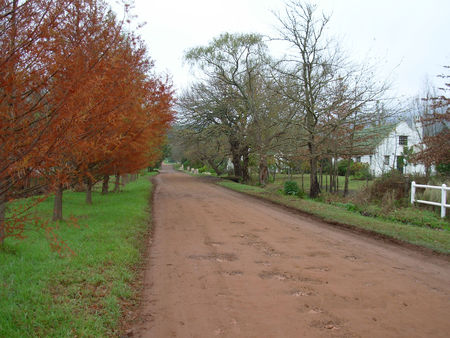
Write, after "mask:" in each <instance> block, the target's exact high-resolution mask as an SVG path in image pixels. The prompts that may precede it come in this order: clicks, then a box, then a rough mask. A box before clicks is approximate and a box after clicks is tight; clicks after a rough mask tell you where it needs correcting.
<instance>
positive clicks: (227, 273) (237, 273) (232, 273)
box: [218, 270, 244, 276]
mask: <svg viewBox="0 0 450 338" xmlns="http://www.w3.org/2000/svg"><path fill="white" fill-rule="evenodd" d="M218 273H219V274H220V275H222V276H242V275H243V274H244V273H243V272H242V271H239V270H233V271H218Z"/></svg>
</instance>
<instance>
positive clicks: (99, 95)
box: [0, 0, 172, 243]
mask: <svg viewBox="0 0 450 338" xmlns="http://www.w3.org/2000/svg"><path fill="white" fill-rule="evenodd" d="M0 18H1V21H0V95H1V96H0V243H2V242H3V240H4V239H5V238H6V237H10V236H15V237H20V236H22V232H23V230H24V227H23V226H21V227H17V226H15V224H18V223H19V222H18V221H17V220H18V219H19V218H20V219H21V224H22V225H23V224H24V222H25V221H24V218H23V215H20V217H19V215H15V214H11V213H9V214H8V215H9V216H8V217H6V207H7V202H8V201H9V200H10V199H12V198H14V197H20V196H21V194H23V192H24V191H23V188H22V187H23V185H24V182H25V180H26V179H27V178H28V177H29V176H30V175H33V176H39V177H40V178H41V179H42V180H44V181H45V183H46V185H47V187H48V189H49V190H50V191H51V190H56V191H58V192H60V195H61V196H62V190H63V188H64V187H67V186H70V185H71V184H73V183H74V182H81V181H83V180H84V181H86V182H92V181H93V180H96V179H97V178H98V177H100V176H102V175H112V174H114V173H116V171H117V170H120V171H121V172H122V173H129V172H135V171H137V170H139V169H141V168H144V167H146V166H148V165H149V164H150V160H151V156H150V154H151V153H152V152H153V153H154V152H155V151H156V150H155V149H156V148H158V147H160V145H161V142H162V139H163V137H162V135H164V134H165V132H166V130H167V128H168V126H169V123H170V121H171V119H172V112H171V104H172V91H171V87H170V85H169V84H168V83H167V81H165V80H162V79H160V78H158V77H156V76H155V75H153V74H152V73H151V70H152V62H151V60H150V59H149V57H148V55H147V52H146V49H145V46H144V45H143V43H142V41H141V40H140V39H139V37H138V36H136V35H134V34H133V33H131V32H127V31H125V30H124V29H123V25H122V24H123V22H120V21H118V20H117V18H116V17H115V15H114V14H113V13H112V12H111V10H110V9H109V7H108V6H107V5H106V3H105V2H103V1H100V0H53V1H50V0H34V1H19V0H9V1H8V0H0ZM88 185H89V184H88ZM61 201H62V200H60V199H58V198H56V204H58V205H56V204H55V215H54V219H61V218H62V209H61V207H62V204H61V203H60V202H61Z"/></svg>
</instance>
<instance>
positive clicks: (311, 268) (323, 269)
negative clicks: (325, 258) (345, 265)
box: [305, 266, 330, 272]
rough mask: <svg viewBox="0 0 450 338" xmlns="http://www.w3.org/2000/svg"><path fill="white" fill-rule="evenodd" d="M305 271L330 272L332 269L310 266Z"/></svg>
mask: <svg viewBox="0 0 450 338" xmlns="http://www.w3.org/2000/svg"><path fill="white" fill-rule="evenodd" d="M305 270H312V271H321V272H328V271H330V268H329V267H328V266H308V267H306V268H305Z"/></svg>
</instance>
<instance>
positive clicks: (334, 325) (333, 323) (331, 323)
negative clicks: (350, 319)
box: [310, 319, 341, 330]
mask: <svg viewBox="0 0 450 338" xmlns="http://www.w3.org/2000/svg"><path fill="white" fill-rule="evenodd" d="M310 325H311V327H315V328H317V329H324V330H339V329H341V322H340V321H339V320H327V319H323V320H313V321H312V322H311V324H310Z"/></svg>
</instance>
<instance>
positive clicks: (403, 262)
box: [133, 167, 450, 338]
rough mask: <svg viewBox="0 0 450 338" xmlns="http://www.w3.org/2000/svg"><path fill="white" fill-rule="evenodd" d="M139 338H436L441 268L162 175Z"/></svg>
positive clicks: (444, 266) (443, 331)
mask: <svg viewBox="0 0 450 338" xmlns="http://www.w3.org/2000/svg"><path fill="white" fill-rule="evenodd" d="M155 194H156V195H155V199H154V227H155V231H154V236H153V239H152V241H153V243H152V246H151V249H150V255H149V262H148V266H147V269H146V271H145V280H144V283H145V291H144V294H143V304H142V307H141V310H140V313H139V320H138V321H137V322H136V323H135V326H134V329H133V332H134V334H135V335H136V336H141V337H216V336H217V337H383V338H385V337H447V336H448V333H449V332H450V322H449V321H448V313H449V310H450V297H449V294H450V293H449V289H450V287H449V285H450V269H449V267H450V264H449V262H448V260H446V259H445V258H440V257H431V256H430V257H427V256H424V255H423V254H421V253H418V252H414V251H411V250H409V249H405V248H400V247H396V246H395V245H392V244H386V243H383V242H381V241H377V240H374V239H370V238H367V237H361V236H358V235H356V234H353V233H350V232H347V231H344V230H342V229H336V228H333V227H331V226H329V225H326V224H323V223H321V222H318V221H315V220H311V219H309V218H308V217H302V216H299V215H297V214H294V213H290V212H287V211H286V210H283V209H281V208H278V207H276V206H273V205H272V204H270V203H264V202H261V201H256V200H254V199H251V198H248V197H246V196H243V195H241V194H238V193H235V192H232V191H228V190H226V189H223V188H221V187H217V186H214V185H212V184H208V183H204V182H202V181H201V180H199V179H196V178H193V177H190V176H188V175H185V174H181V173H176V172H174V171H172V170H171V169H170V168H167V167H166V168H164V170H163V171H162V173H161V174H160V175H159V176H158V177H157V187H156V192H155Z"/></svg>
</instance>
